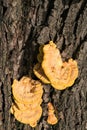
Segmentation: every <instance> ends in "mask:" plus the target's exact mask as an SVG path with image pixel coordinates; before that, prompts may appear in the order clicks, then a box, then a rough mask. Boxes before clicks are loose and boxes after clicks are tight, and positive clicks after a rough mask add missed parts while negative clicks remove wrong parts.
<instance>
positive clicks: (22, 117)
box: [10, 77, 43, 127]
mask: <svg viewBox="0 0 87 130" xmlns="http://www.w3.org/2000/svg"><path fill="white" fill-rule="evenodd" d="M12 93H13V99H14V103H13V104H12V106H11V109H10V112H11V113H12V114H14V116H15V118H16V119H17V120H18V121H20V122H22V123H25V124H29V125H30V126H32V127H35V126H36V125H37V121H38V120H39V119H40V117H41V115H42V108H41V106H40V105H41V103H42V94H43V89H42V84H41V83H40V82H39V81H35V80H33V79H31V78H29V77H23V78H22V79H20V81H18V80H14V82H13V85H12Z"/></svg>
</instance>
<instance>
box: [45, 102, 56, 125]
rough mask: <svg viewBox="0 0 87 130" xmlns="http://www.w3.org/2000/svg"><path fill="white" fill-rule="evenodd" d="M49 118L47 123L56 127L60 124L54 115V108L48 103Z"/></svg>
mask: <svg viewBox="0 0 87 130" xmlns="http://www.w3.org/2000/svg"><path fill="white" fill-rule="evenodd" d="M47 106H48V118H47V122H48V123H49V124H51V125H54V124H56V123H57V122H58V119H57V117H56V116H55V114H54V107H53V105H52V103H51V102H49V103H48V105H47Z"/></svg>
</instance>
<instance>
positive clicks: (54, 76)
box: [41, 41, 78, 90]
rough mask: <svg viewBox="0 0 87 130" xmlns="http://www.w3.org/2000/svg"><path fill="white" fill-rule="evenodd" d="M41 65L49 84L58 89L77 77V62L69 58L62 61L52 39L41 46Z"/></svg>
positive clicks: (68, 84) (63, 87)
mask: <svg viewBox="0 0 87 130" xmlns="http://www.w3.org/2000/svg"><path fill="white" fill-rule="evenodd" d="M50 57H51V58H50ZM41 65H42V69H43V71H44V73H45V75H46V76H47V78H48V79H49V81H50V83H51V85H52V86H53V87H54V88H56V89H58V90H63V89H65V88H67V87H70V86H71V85H72V84H73V83H74V81H75V79H76V78H77V77H78V66H77V62H76V61H74V60H73V59H70V60H69V61H68V62H64V63H63V62H62V59H61V55H60V52H59V50H58V49H57V48H56V45H55V44H54V43H53V42H52V41H50V42H49V44H47V45H45V46H44V47H43V61H42V64H41Z"/></svg>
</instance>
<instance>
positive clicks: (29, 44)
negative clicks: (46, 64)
mask: <svg viewBox="0 0 87 130" xmlns="http://www.w3.org/2000/svg"><path fill="white" fill-rule="evenodd" d="M50 40H53V41H54V43H55V44H56V45H57V47H58V48H59V49H60V52H61V55H62V58H63V60H67V59H69V58H71V57H72V58H73V59H76V60H77V62H78V66H79V77H78V78H77V80H76V81H75V83H74V85H73V86H72V87H70V88H69V89H66V90H63V91H58V90H55V89H53V88H52V87H51V86H50V85H45V86H44V94H43V103H42V107H43V115H42V117H41V119H40V121H39V122H38V125H37V127H35V128H31V127H30V126H29V125H24V124H22V123H20V122H18V121H17V120H16V119H15V118H14V116H12V115H11V113H10V112H9V109H10V107H11V103H12V93H11V84H12V82H13V80H14V79H15V78H16V79H20V78H21V77H22V76H25V75H28V76H30V77H32V78H33V79H35V78H36V77H35V76H34V74H33V66H34V64H35V63H36V61H37V57H36V55H37V53H38V47H39V46H40V45H42V44H45V43H47V42H48V41H50ZM86 80H87V1H86V0H1V1H0V130H34V129H35V130H42V129H43V130H87V82H86ZM48 101H51V102H52V103H53V105H54V107H55V109H56V114H57V116H58V119H59V121H58V123H57V124H56V125H54V126H52V125H49V124H47V122H46V119H47V103H48Z"/></svg>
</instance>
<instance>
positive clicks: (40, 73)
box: [33, 63, 50, 84]
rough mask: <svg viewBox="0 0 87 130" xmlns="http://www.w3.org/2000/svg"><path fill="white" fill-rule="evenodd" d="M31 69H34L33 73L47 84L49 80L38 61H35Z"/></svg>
mask: <svg viewBox="0 0 87 130" xmlns="http://www.w3.org/2000/svg"><path fill="white" fill-rule="evenodd" d="M33 71H34V74H35V75H36V76H37V77H38V78H39V79H40V80H41V81H42V82H44V83H46V84H49V83H50V81H49V79H48V78H47V76H46V75H45V73H44V71H43V69H42V67H41V64H40V63H37V64H36V65H35V66H34V68H33Z"/></svg>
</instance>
